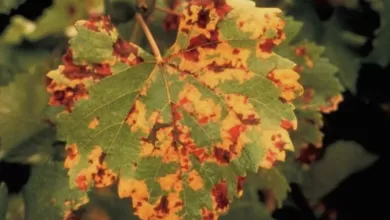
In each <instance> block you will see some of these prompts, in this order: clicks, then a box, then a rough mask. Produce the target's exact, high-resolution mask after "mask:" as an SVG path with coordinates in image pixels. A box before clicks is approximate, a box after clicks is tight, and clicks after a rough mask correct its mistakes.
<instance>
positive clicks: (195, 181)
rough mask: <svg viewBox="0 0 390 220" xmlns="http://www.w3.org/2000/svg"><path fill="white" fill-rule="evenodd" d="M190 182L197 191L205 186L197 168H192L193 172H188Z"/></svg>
mask: <svg viewBox="0 0 390 220" xmlns="http://www.w3.org/2000/svg"><path fill="white" fill-rule="evenodd" d="M188 183H189V185H190V187H191V188H192V189H193V190H195V191H197V190H200V189H202V188H203V179H202V178H201V177H200V175H199V173H198V171H196V170H191V172H190V173H189V174H188Z"/></svg>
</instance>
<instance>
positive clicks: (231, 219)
mask: <svg viewBox="0 0 390 220" xmlns="http://www.w3.org/2000/svg"><path fill="white" fill-rule="evenodd" d="M246 179H247V180H246V181H243V182H240V184H243V186H241V187H243V188H242V189H241V190H243V192H242V196H241V197H240V198H238V199H235V200H234V201H233V203H232V204H231V207H230V209H229V212H228V213H227V214H225V215H222V216H221V217H220V218H219V219H221V220H235V219H245V220H258V219H261V220H274V219H273V218H272V217H271V213H270V212H269V211H268V210H267V208H266V206H265V205H264V203H262V202H260V200H259V194H258V191H259V190H260V189H259V188H258V184H257V183H258V181H259V179H258V176H257V174H254V173H248V176H247V178H246ZM252 180H255V181H254V182H252ZM256 180H257V181H256Z"/></svg>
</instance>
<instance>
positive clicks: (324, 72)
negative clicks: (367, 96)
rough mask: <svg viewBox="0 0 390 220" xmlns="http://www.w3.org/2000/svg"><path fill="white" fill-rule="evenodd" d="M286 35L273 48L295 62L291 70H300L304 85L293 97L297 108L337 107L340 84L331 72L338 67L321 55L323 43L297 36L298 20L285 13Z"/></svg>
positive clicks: (332, 108) (301, 82)
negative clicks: (320, 44)
mask: <svg viewBox="0 0 390 220" xmlns="http://www.w3.org/2000/svg"><path fill="white" fill-rule="evenodd" d="M286 21H287V24H286V28H285V32H286V36H287V39H286V40H285V41H284V42H283V43H282V44H280V45H279V46H278V47H276V50H275V52H277V53H278V54H280V55H281V56H283V57H286V58H288V59H290V60H291V61H293V62H294V63H296V64H297V66H296V67H295V71H296V72H298V73H299V74H300V78H299V83H300V84H301V85H302V86H303V88H304V93H303V95H302V96H300V97H298V98H297V99H295V100H294V106H295V107H296V108H298V109H313V110H321V111H322V112H325V113H328V112H330V111H334V110H336V109H337V106H338V104H339V102H340V101H342V97H341V94H340V93H341V92H342V91H343V90H344V88H343V86H342V85H341V83H340V82H339V80H338V78H337V77H336V76H335V74H336V73H337V71H338V69H337V68H336V67H335V66H334V65H332V64H331V63H330V62H329V60H328V59H327V58H325V57H323V55H324V52H325V47H323V46H318V45H316V44H315V43H312V42H310V41H308V40H301V39H302V38H303V36H302V34H298V32H299V31H300V30H301V28H302V23H301V22H298V21H295V20H294V19H293V18H292V17H290V16H288V17H286Z"/></svg>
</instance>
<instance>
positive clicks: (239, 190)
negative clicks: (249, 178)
mask: <svg viewBox="0 0 390 220" xmlns="http://www.w3.org/2000/svg"><path fill="white" fill-rule="evenodd" d="M245 179H246V177H245V176H238V177H237V194H238V195H239V196H241V195H242V193H243V189H244V183H245Z"/></svg>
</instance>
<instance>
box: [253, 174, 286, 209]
mask: <svg viewBox="0 0 390 220" xmlns="http://www.w3.org/2000/svg"><path fill="white" fill-rule="evenodd" d="M248 183H249V184H251V185H257V188H258V189H260V190H270V191H271V192H272V193H273V195H274V196H275V199H276V203H277V208H281V207H282V203H283V201H284V200H285V199H286V198H287V194H288V192H290V190H291V189H290V186H289V183H288V182H287V180H286V178H285V177H284V176H283V174H282V173H281V172H280V171H279V170H278V169H277V168H275V167H274V168H272V169H261V170H260V171H259V173H258V174H256V175H255V176H254V177H253V179H252V180H248Z"/></svg>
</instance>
